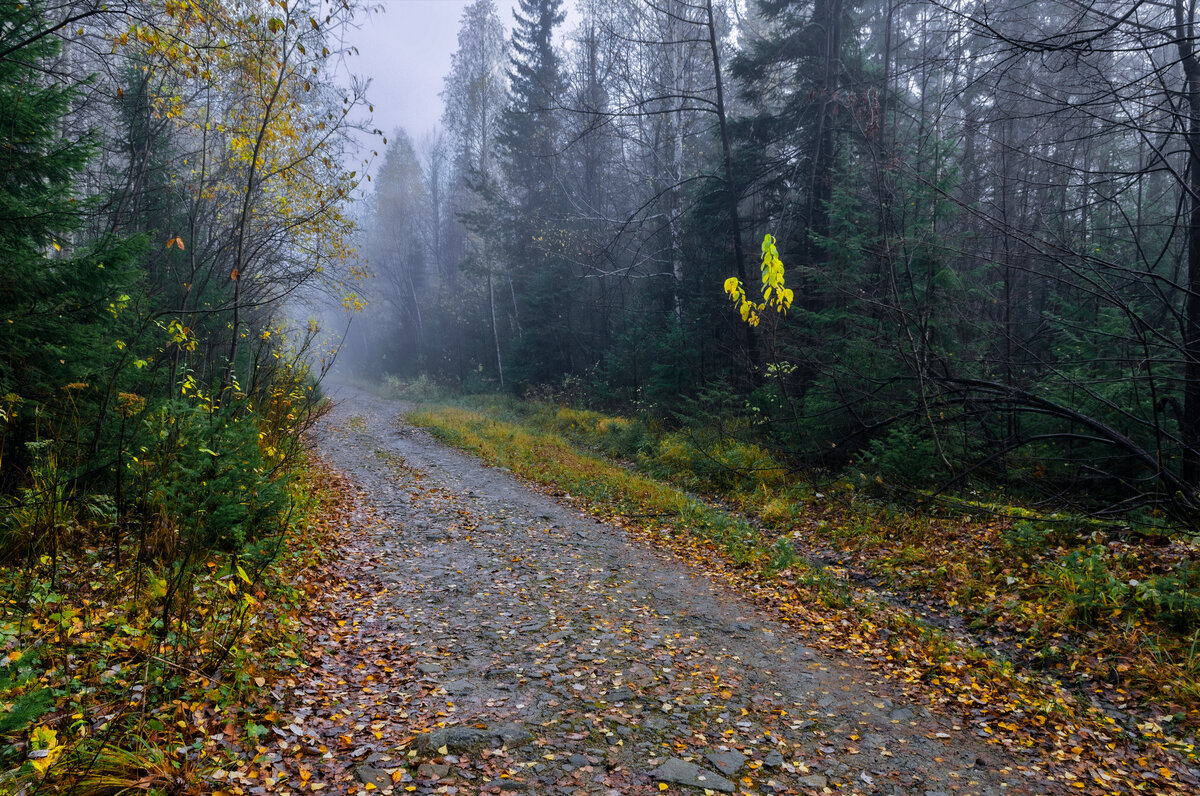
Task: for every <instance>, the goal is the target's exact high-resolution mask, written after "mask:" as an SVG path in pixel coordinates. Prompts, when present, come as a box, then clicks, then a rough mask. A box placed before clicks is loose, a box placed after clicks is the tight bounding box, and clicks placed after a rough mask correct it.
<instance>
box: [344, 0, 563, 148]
mask: <svg viewBox="0 0 1200 796" xmlns="http://www.w3.org/2000/svg"><path fill="white" fill-rule="evenodd" d="M368 2H369V4H370V7H371V9H372V10H371V12H370V13H369V14H368V15H365V16H363V17H362V19H361V20H360V22H361V25H360V27H359V28H358V29H357V30H352V31H350V32H349V33H348V35H347V44H350V45H353V46H355V47H357V48H358V50H359V54H358V55H356V56H353V57H351V58H350V59H349V61H348V64H347V66H348V67H349V69H350V71H351V72H353V73H355V74H357V75H361V76H363V77H367V78H370V80H371V87H370V90H369V91H368V95H367V96H368V97H369V98H370V100H371V102H372V103H374V106H375V111H374V113H373V114H372V115H371V116H372V120H373V125H374V126H375V127H378V128H379V129H381V130H383V131H384V133H385V134H387V135H388V137H389V139H390V137H391V135H392V132H393V131H394V130H395V129H396V128H397V127H403V128H404V129H405V130H407V131H408V134H409V136H411V137H412V139H413V141H414V142H416V141H420V140H421V138H422V137H424V135H425V134H426V133H428V132H429V131H430V130H432V129H434V128H435V127H436V126H437V125H438V123H439V121H440V120H441V117H442V100H441V98H440V97H439V96H438V94H440V93H441V91H442V85H443V81H444V80H445V77H446V73H447V72H449V71H450V56H451V55H453V54H454V51H455V50H456V49H458V25H459V21H460V20H461V18H462V12H463V9H464V8H466V7H467V6H468V5H470V2H471V0H368ZM496 5H497V7H498V8H499V12H500V21H501V22H502V23H503V24H504V28H505V31H508V32H511V30H512V25H513V15H512V10H511V9H512V8H513V7H515V6H516V5H517V3H516V2H515V0H497V2H496ZM573 5H574V3H573V2H567V3H564V6H565V7H566V8H568V10H569V9H570V8H571V7H572V6H573ZM568 14H569V11H568ZM575 24H576V23H575V21H574V20H573V19H572V18H571V16H570V15H568V17H567V19H566V20H565V21H564V22H563V24H562V25H560V26H559V27H558V31H557V33H558V35H559V40H560V41H561V40H562V36H563V35H564V34H565V33H566V31H569V30H570V29H571V28H572V27H573V26H574V25H575ZM374 146H375V147H376V148H378V146H379V142H378V141H377V140H376V141H375V143H374ZM379 152H380V155H382V154H383V151H382V149H380V150H379Z"/></svg>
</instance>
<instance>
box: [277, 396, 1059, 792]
mask: <svg viewBox="0 0 1200 796" xmlns="http://www.w3.org/2000/svg"><path fill="white" fill-rule="evenodd" d="M333 397H334V398H335V399H336V400H338V401H339V405H338V407H337V409H336V410H335V411H334V412H333V413H332V414H331V416H330V417H329V418H327V419H326V420H325V421H324V422H323V425H322V427H321V429H320V431H319V434H318V451H319V453H320V455H321V456H322V457H324V458H325V459H326V460H327V461H329V462H331V463H332V464H333V465H334V466H335V467H336V468H338V469H339V470H341V471H342V472H343V473H345V474H346V475H347V476H348V477H349V478H350V479H352V481H353V482H354V484H355V486H356V488H357V490H358V493H359V502H360V504H361V506H360V509H359V511H358V512H357V513H356V515H355V516H354V517H349V518H347V520H346V524H347V527H348V528H350V527H356V528H358V529H359V531H360V532H359V533H358V535H357V536H355V537H354V538H355V539H357V541H356V542H354V543H353V544H352V545H351V546H350V548H349V550H348V552H347V553H346V558H345V559H344V561H343V565H344V566H345V567H347V568H348V569H349V570H350V571H352V572H354V573H356V577H357V578H358V583H357V588H358V591H357V592H356V596H355V597H354V598H353V599H351V598H348V597H336V598H335V599H337V600H344V601H345V603H346V604H345V605H344V606H343V607H344V609H345V613H346V615H347V617H349V620H348V623H347V625H346V626H345V628H344V632H343V633H342V634H341V635H337V634H330V636H329V638H328V649H326V650H323V651H322V655H321V657H320V663H318V664H317V665H316V666H315V667H314V669H313V673H314V677H315V679H314V682H313V683H307V684H304V685H303V686H300V685H297V686H296V688H295V690H294V693H292V694H291V695H290V696H289V697H288V698H289V699H290V700H291V701H292V703H294V704H295V705H297V707H295V708H294V709H293V710H294V715H291V716H287V717H284V719H283V721H281V723H286V722H287V721H288V720H289V719H291V720H293V724H292V725H291V729H292V730H293V731H295V734H296V736H297V737H305V738H308V739H309V741H310V742H312V743H316V742H318V741H319V740H321V739H326V740H328V741H329V742H331V743H332V742H333V741H335V740H337V739H340V741H341V743H340V746H337V751H336V752H335V753H330V754H327V755H325V758H324V761H325V762H324V763H322V762H319V761H318V762H317V763H315V764H312V768H313V769H314V770H315V771H316V772H317V776H316V778H315V779H313V780H312V781H313V782H316V781H318V780H320V778H321V777H320V770H321V766H322V765H325V766H327V767H328V766H330V765H334V764H337V765H341V766H342V767H343V769H342V770H343V771H348V772H353V776H354V779H353V780H351V779H349V778H348V777H345V778H343V779H342V783H343V784H341V785H335V786H334V788H335V789H336V790H339V791H351V792H353V791H354V790H356V789H362V790H380V791H384V792H386V791H388V790H389V789H392V790H393V791H394V792H396V793H402V792H417V793H423V792H442V793H451V794H454V793H478V792H486V791H491V792H497V791H500V790H504V791H507V792H522V793H529V794H639V793H646V794H649V793H660V792H663V789H664V788H665V792H667V793H700V792H702V790H699V789H702V788H707V789H709V790H711V791H715V792H721V791H726V792H728V791H732V790H733V789H735V788H736V789H737V790H738V791H739V792H740V791H742V790H745V791H748V792H751V793H822V792H829V791H834V792H842V793H855V792H857V793H864V794H924V796H934V795H935V794H1000V793H1007V794H1040V793H1054V792H1060V790H1061V792H1074V793H1079V792H1081V791H1080V790H1078V789H1068V788H1066V787H1065V786H1066V784H1067V783H1063V782H1058V781H1048V780H1046V779H1045V778H1044V776H1043V772H1042V770H1040V769H1039V768H1038V767H1037V766H1036V764H1035V761H1034V760H1033V759H1032V758H1030V759H1014V758H1012V757H1006V756H1005V755H1006V754H1008V753H1007V752H1006V751H1005V750H1004V749H1001V748H999V747H997V746H995V745H989V744H987V743H986V742H985V741H984V740H983V739H982V738H980V737H977V735H976V734H975V733H974V732H973V731H972V730H971V728H968V727H962V726H959V725H957V724H955V723H954V721H953V720H952V719H950V718H946V717H941V716H938V715H934V714H931V713H930V712H929V711H928V710H926V709H925V708H924V707H922V706H920V705H915V704H908V703H905V702H903V701H902V700H901V698H900V697H898V696H896V694H895V693H894V692H893V691H892V689H890V688H889V685H888V684H887V683H886V682H884V681H882V680H881V679H878V678H877V677H876V676H874V675H873V674H872V672H871V671H870V669H869V668H868V667H867V666H866V665H864V664H863V662H862V661H861V660H858V659H855V658H854V657H852V656H849V655H847V656H846V657H841V656H840V655H839V653H838V652H837V651H833V650H820V649H814V648H812V647H809V646H806V645H805V643H804V642H803V639H802V638H800V637H799V636H798V634H797V632H796V631H795V630H792V629H788V628H787V627H785V626H783V625H779V624H776V623H775V622H773V621H772V620H771V619H769V618H768V617H766V616H763V615H761V614H760V613H759V612H758V611H757V610H756V609H755V607H754V606H752V605H751V604H750V603H748V602H747V601H745V600H744V599H742V598H740V597H739V596H738V595H737V594H734V593H731V592H730V591H729V590H727V589H726V588H724V587H722V586H720V585H718V584H716V583H714V581H713V580H712V579H710V578H709V577H708V576H707V575H706V572H705V569H704V566H703V564H704V562H684V561H681V560H679V559H678V558H676V557H675V556H673V555H671V554H666V553H663V552H661V551H657V550H654V549H648V548H647V547H646V546H645V545H644V543H642V542H638V541H636V540H633V539H631V538H630V537H629V536H628V535H627V534H626V533H625V532H624V531H622V530H620V529H618V528H614V527H610V526H607V525H605V524H602V523H600V522H597V521H596V520H595V519H593V518H592V517H590V516H588V515H586V514H584V513H582V512H580V511H579V510H577V509H573V508H572V506H571V502H570V501H569V500H568V499H566V498H565V497H564V498H560V500H557V501H556V500H555V499H552V498H550V497H548V496H546V495H544V494H542V493H541V492H539V491H538V490H536V489H535V488H532V487H530V486H527V485H526V484H524V483H522V482H521V481H520V480H518V479H516V478H515V477H513V476H512V475H510V474H509V473H507V472H506V471H504V470H502V469H498V468H492V467H488V466H486V465H484V464H482V463H480V462H479V461H478V460H476V459H473V458H470V457H468V456H465V455H463V454H461V453H458V452H456V451H453V450H450V449H448V448H446V447H445V446H443V445H441V444H440V443H438V442H436V441H434V440H433V439H432V438H431V437H430V436H429V435H428V434H426V433H425V432H424V431H421V430H418V429H414V428H412V427H410V426H407V425H405V424H404V423H403V421H402V420H400V414H401V410H402V407H401V406H400V405H399V404H397V403H394V402H389V401H386V400H383V399H380V398H377V397H374V396H370V395H368V394H365V393H362V392H359V391H354V390H350V389H346V388H343V389H340V390H334V391H333ZM363 529H365V530H363ZM334 608H335V610H336V608H337V606H334ZM347 672H349V674H347ZM413 727H416V728H418V730H423V731H424V733H423V734H418V733H417V732H416V731H413V730H412V728H413ZM430 731H434V732H432V734H429V733H430ZM414 735H415V736H416V737H414ZM285 745H286V743H285ZM335 746H336V744H335ZM279 756H280V758H281V763H280V772H281V773H280V776H281V777H283V776H286V774H284V773H283V769H284V768H285V765H284V762H285V761H286V759H287V755H286V752H285V753H281V754H280V755H279ZM310 776H311V774H310ZM292 781H294V779H293V780H292ZM664 783H665V784H664ZM826 789H828V790H826ZM327 792H330V791H327Z"/></svg>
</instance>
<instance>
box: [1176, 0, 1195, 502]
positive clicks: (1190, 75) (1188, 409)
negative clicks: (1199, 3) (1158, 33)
mask: <svg viewBox="0 0 1200 796" xmlns="http://www.w3.org/2000/svg"><path fill="white" fill-rule="evenodd" d="M1195 24H1196V20H1195V15H1194V10H1193V8H1192V6H1191V4H1190V3H1186V7H1185V0H1175V36H1176V38H1175V42H1176V45H1177V46H1178V48H1179V62H1180V64H1181V65H1182V66H1183V73H1184V77H1185V85H1184V93H1185V95H1186V97H1187V103H1188V131H1187V142H1188V193H1189V196H1188V230H1187V231H1188V251H1187V265H1188V270H1187V297H1186V299H1185V301H1184V318H1183V357H1184V361H1183V417H1181V418H1180V421H1179V433H1180V437H1181V438H1182V442H1183V467H1182V471H1181V475H1182V476H1183V481H1184V483H1186V484H1187V485H1188V486H1190V487H1191V488H1192V489H1197V488H1200V59H1198V58H1197V56H1196V50H1195V47H1194V45H1193V42H1194V38H1193V37H1194V36H1195Z"/></svg>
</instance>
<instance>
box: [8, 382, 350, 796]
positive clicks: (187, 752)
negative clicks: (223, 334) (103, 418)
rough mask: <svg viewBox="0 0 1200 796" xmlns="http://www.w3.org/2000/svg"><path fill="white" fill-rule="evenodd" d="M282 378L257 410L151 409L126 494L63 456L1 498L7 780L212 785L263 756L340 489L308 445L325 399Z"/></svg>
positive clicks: (179, 789) (96, 788) (139, 417)
mask: <svg viewBox="0 0 1200 796" xmlns="http://www.w3.org/2000/svg"><path fill="white" fill-rule="evenodd" d="M84 387H86V385H84V386H83V387H81V388H80V389H83V388H84ZM275 387H276V389H275V391H274V393H273V396H272V398H271V399H269V400H267V401H265V402H263V403H262V405H261V406H259V410H260V411H254V410H252V409H250V407H249V403H247V404H246V405H242V406H240V407H239V412H238V413H237V414H233V413H230V412H227V411H222V410H221V409H220V408H218V407H217V406H215V405H207V407H206V406H203V405H200V406H198V407H193V408H194V409H195V411H194V412H191V413H189V412H186V411H183V410H182V409H181V407H179V406H174V407H173V410H172V411H170V412H165V413H164V412H161V411H157V412H156V411H147V409H146V407H145V406H141V407H140V411H139V412H137V413H136V415H131V416H130V417H129V418H128V420H129V422H128V426H129V435H130V438H131V439H132V440H134V441H136V443H137V444H134V442H130V444H129V448H128V452H127V453H126V454H125V456H124V459H125V462H126V464H127V466H126V467H123V468H122V470H124V471H125V475H126V479H127V480H126V481H125V482H124V484H123V487H122V486H119V487H118V488H122V489H123V491H124V499H125V501H126V505H125V507H124V510H123V511H117V510H116V507H115V503H113V499H112V498H111V497H109V496H107V495H106V493H103V492H101V491H97V490H95V489H90V490H83V491H76V489H75V488H74V487H73V486H72V481H71V480H70V479H68V478H67V477H66V474H67V472H68V471H67V469H66V467H67V464H66V461H65V460H64V461H61V462H60V461H58V460H56V459H48V460H47V461H45V462H43V463H42V466H41V467H40V469H39V470H38V473H39V474H40V475H39V477H35V478H33V479H32V481H31V485H30V487H29V488H27V489H25V490H24V491H23V492H22V493H21V495H20V496H19V497H20V499H19V500H13V501H6V502H5V503H4V504H3V506H2V508H3V509H4V513H3V515H2V516H0V530H2V531H3V543H4V544H3V548H2V552H3V556H4V557H3V562H2V565H0V654H2V655H3V659H2V664H3V665H2V667H0V794H33V793H72V794H80V795H81V796H93V795H94V796H101V795H102V794H116V793H130V792H150V793H188V792H196V791H195V788H196V787H197V783H200V782H202V781H203V780H204V778H205V777H206V776H207V775H208V774H210V773H211V772H212V771H215V770H219V769H220V768H221V767H222V766H223V765H225V764H226V763H227V762H228V759H230V756H232V755H237V754H238V753H239V752H245V750H251V751H250V752H249V754H250V755H253V750H254V749H255V747H256V746H257V745H258V744H259V743H261V738H262V735H263V734H265V732H266V730H265V725H266V724H268V723H269V720H270V712H271V709H272V705H271V695H270V688H269V686H270V684H272V683H274V682H276V681H277V680H279V679H281V678H283V677H285V675H294V674H295V673H296V672H297V671H298V670H299V669H301V668H303V665H304V662H303V657H302V655H303V651H304V649H305V645H306V644H307V641H306V637H305V625H304V622H303V618H304V616H305V615H306V611H308V610H309V603H310V602H311V599H312V596H313V594H314V593H315V591H316V590H317V589H318V588H320V586H319V583H320V581H319V577H318V575H319V574H320V573H322V572H324V568H323V567H322V564H323V563H324V562H326V561H327V559H328V558H329V556H330V555H331V552H330V551H332V550H334V549H335V545H334V544H333V533H334V531H333V530H332V524H333V523H334V522H335V521H336V519H337V516H336V515H337V511H336V510H335V509H336V505H337V501H338V500H339V499H340V497H339V486H338V482H337V481H336V478H335V476H334V475H333V474H332V473H330V472H328V471H327V470H325V469H324V468H323V467H322V466H321V465H320V463H319V462H316V461H312V460H311V459H310V457H309V456H308V455H307V454H306V453H305V452H304V450H303V449H302V448H301V447H300V435H301V432H302V431H303V429H305V428H307V427H308V425H310V424H311V422H313V421H314V420H315V419H316V417H318V416H319V414H320V412H321V407H322V405H323V404H322V403H321V401H320V400H319V399H314V393H312V391H311V385H309V384H308V383H306V381H305V380H304V379H302V378H301V379H297V380H293V381H290V382H289V381H288V380H287V379H281V380H279V381H277V382H276V383H275ZM143 403H147V402H143ZM201 404H203V402H201ZM160 421H161V423H162V424H163V434H162V435H159V434H158V433H157V431H156V429H158V425H159V424H160ZM134 428H136V429H138V431H137V432H136V433H135V432H134V430H133V429H134ZM167 429H170V432H169V433H168V431H167ZM197 434H199V436H197ZM208 446H211V447H208ZM44 447H45V449H46V450H47V451H54V450H59V449H60V447H61V446H49V445H47V446H44ZM135 453H136V454H138V455H134V454H135ZM117 483H118V485H120V484H121V481H120V480H118V482H117ZM53 485H57V487H56V488H52V487H53ZM106 501H107V502H106ZM106 507H107V510H105V508H106ZM31 556H32V558H30V557H31Z"/></svg>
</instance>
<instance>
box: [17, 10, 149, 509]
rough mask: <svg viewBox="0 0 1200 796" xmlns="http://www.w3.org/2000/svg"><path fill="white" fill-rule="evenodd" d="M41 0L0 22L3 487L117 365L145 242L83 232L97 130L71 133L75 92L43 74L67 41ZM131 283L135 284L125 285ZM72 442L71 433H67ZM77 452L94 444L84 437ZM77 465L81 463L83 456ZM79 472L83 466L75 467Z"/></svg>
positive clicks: (96, 409) (19, 473)
mask: <svg viewBox="0 0 1200 796" xmlns="http://www.w3.org/2000/svg"><path fill="white" fill-rule="evenodd" d="M41 11H42V7H41V4H40V3H34V4H31V5H29V6H26V7H24V8H21V9H19V10H18V11H17V12H16V13H13V14H10V15H7V16H6V17H5V18H3V19H2V20H0V52H2V53H4V55H3V56H0V118H3V119H4V120H5V127H6V130H5V134H6V138H5V145H4V146H3V147H0V280H2V281H3V283H4V284H5V285H6V286H8V287H7V288H6V289H5V290H3V291H0V319H2V320H0V462H2V463H3V464H4V467H3V468H0V469H2V470H3V472H4V473H5V476H4V479H3V482H0V487H2V488H3V489H4V491H9V490H11V489H12V488H13V487H14V485H15V484H16V483H17V479H18V478H19V477H20V476H22V475H23V473H24V471H25V467H26V466H27V465H28V464H29V462H30V455H31V454H30V450H29V449H28V448H27V447H26V443H29V442H33V441H34V440H36V439H38V438H39V437H40V436H43V435H47V434H49V435H53V434H54V432H55V430H57V429H63V428H65V427H66V423H65V420H66V419H67V418H68V417H69V416H70V415H71V414H72V413H75V412H79V411H81V410H82V411H90V412H91V413H100V412H102V408H101V407H98V406H96V405H95V404H94V403H93V404H91V405H90V406H89V407H86V408H84V407H80V406H78V405H77V404H76V402H75V400H74V399H75V396H77V395H79V394H80V393H81V392H82V389H83V388H86V387H87V386H88V382H89V381H91V380H93V379H96V378H102V374H103V373H104V372H105V371H107V370H108V369H110V368H113V367H115V362H116V360H118V359H119V358H120V353H119V350H118V348H117V347H116V345H115V342H116V339H117V337H118V334H117V330H118V329H119V328H121V324H123V323H125V322H126V318H125V317H123V314H125V312H126V309H125V308H126V306H127V305H128V303H129V302H130V301H131V297H130V295H128V293H132V292H134V287H133V286H134V284H135V281H136V278H137V277H136V271H135V266H136V264H137V255H138V253H139V252H140V251H141V249H142V246H143V241H142V240H141V239H140V238H130V239H126V240H122V239H119V238H116V237H113V236H107V235H106V236H102V237H100V238H99V239H97V240H94V241H89V240H83V239H80V240H75V239H74V238H75V236H76V233H77V232H78V231H79V230H80V229H81V227H82V226H83V222H84V220H85V215H84V214H85V212H86V209H87V208H88V207H89V205H90V203H89V202H87V201H85V197H83V196H81V195H80V192H79V190H78V186H77V181H78V179H79V176H80V173H81V172H82V171H83V169H84V167H85V166H86V164H87V162H88V159H89V158H90V157H91V156H92V153H93V151H94V148H95V143H96V142H95V137H94V136H93V135H84V136H81V137H74V138H72V137H68V136H66V135H64V134H63V131H62V128H63V121H64V118H65V117H66V116H67V115H68V113H69V111H70V104H71V99H72V92H71V91H70V90H69V89H67V88H64V87H62V86H60V85H58V84H56V83H54V82H48V81H46V80H45V79H44V78H43V74H42V69H43V67H44V65H45V64H46V62H47V61H48V60H49V59H51V58H53V57H54V56H55V55H56V54H57V52H58V50H59V43H58V40H57V39H55V38H52V37H50V36H39V35H38V32H39V31H40V30H41V28H40V26H41V25H42V19H41ZM127 291H128V293H127ZM62 442H63V443H68V442H70V440H62ZM78 442H80V443H81V444H79V445H78V449H79V450H84V451H86V450H90V448H91V445H90V443H89V442H87V441H82V440H80V441H78ZM73 464H74V465H76V466H78V465H79V464H80V462H79V461H75V462H73ZM76 474H77V473H76Z"/></svg>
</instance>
